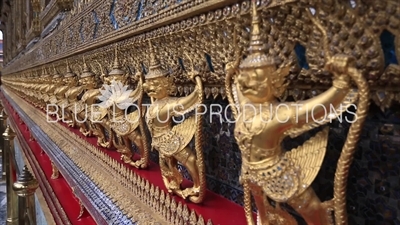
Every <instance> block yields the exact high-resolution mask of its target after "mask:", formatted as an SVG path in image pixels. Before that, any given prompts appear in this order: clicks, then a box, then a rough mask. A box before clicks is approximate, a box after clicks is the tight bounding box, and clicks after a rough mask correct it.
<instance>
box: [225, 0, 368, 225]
mask: <svg viewBox="0 0 400 225" xmlns="http://www.w3.org/2000/svg"><path fill="white" fill-rule="evenodd" d="M252 4H253V10H252V16H253V18H252V28H251V29H252V31H251V37H250V47H249V49H248V52H247V54H246V56H247V57H246V58H245V59H244V60H243V61H242V62H241V61H240V57H239V56H237V59H236V61H235V62H231V63H228V64H227V66H226V73H227V76H226V90H227V95H228V99H229V101H230V106H231V109H232V111H233V114H234V115H235V117H236V126H235V138H236V141H237V144H238V145H239V148H240V150H241V154H242V169H241V175H240V181H241V183H242V184H243V188H244V208H245V214H246V219H247V222H248V224H252V225H254V224H255V223H254V220H253V212H252V207H251V196H253V198H254V201H255V204H256V206H257V209H258V221H259V224H262V225H266V224H271V225H277V224H284V225H290V224H297V222H296V220H295V219H294V218H293V217H292V216H291V215H290V214H289V213H288V212H286V211H285V210H283V209H281V207H280V205H281V203H287V204H289V205H290V206H291V207H292V208H293V209H295V210H296V211H297V213H299V214H300V215H301V216H302V217H303V219H304V220H305V221H306V222H307V224H314V225H316V224H318V225H322V224H323V225H326V224H333V218H331V217H332V216H331V213H332V211H334V214H335V224H346V223H347V222H346V221H347V216H346V207H345V202H346V201H345V200H346V199H345V196H346V180H347V174H348V169H349V165H350V163H351V159H352V154H353V152H354V149H355V148H354V147H355V145H356V142H357V139H358V135H359V133H360V127H361V125H362V123H363V122H364V120H365V117H366V111H367V108H368V93H369V90H368V85H367V83H366V81H365V79H364V78H363V76H362V75H361V73H360V72H359V71H358V70H357V69H356V68H355V60H354V59H353V58H350V57H347V56H344V55H336V56H334V57H331V56H329V52H328V48H327V47H326V44H325V51H326V55H327V59H328V61H327V63H326V70H327V71H329V72H330V73H331V74H333V85H332V87H331V88H329V89H328V90H327V91H325V92H323V93H322V94H320V95H318V96H316V97H314V98H311V99H308V100H305V101H301V102H284V103H282V102H278V100H277V99H278V97H280V96H281V94H282V93H283V91H285V89H286V87H287V83H286V82H285V76H287V75H288V74H289V68H288V67H287V66H282V67H281V68H277V67H276V62H275V60H274V58H271V57H269V56H268V55H266V52H267V46H266V44H265V43H264V41H263V40H262V34H261V32H260V18H259V16H258V14H257V8H256V3H255V1H253V3H252ZM325 37H326V35H325ZM325 43H326V41H325ZM238 55H240V54H238ZM351 79H353V81H354V83H355V84H356V85H357V87H358V90H355V89H352V88H351ZM356 100H358V109H357V113H356V120H355V122H354V123H353V124H352V125H351V128H350V131H349V134H348V138H347V140H346V144H345V147H344V148H343V151H342V155H341V157H340V159H339V161H338V168H337V171H336V174H335V175H336V176H335V184H334V198H333V199H332V200H330V201H327V202H321V201H320V199H319V198H318V197H317V195H316V194H315V192H314V190H313V189H312V187H310V185H311V183H312V182H313V181H314V179H315V177H316V176H317V174H318V172H319V170H320V167H321V164H322V162H323V159H324V156H325V152H326V147H327V142H328V131H329V130H328V128H326V129H322V130H321V131H319V132H318V133H317V134H316V135H315V136H314V137H312V138H310V139H309V140H308V141H306V142H305V143H304V144H303V145H301V146H299V147H297V148H295V149H292V150H291V151H286V152H285V151H284V150H283V149H282V147H281V144H282V140H283V139H284V138H285V137H287V136H289V137H296V136H298V135H300V134H302V133H304V132H306V131H309V130H311V129H313V128H316V127H319V126H321V125H324V124H327V123H329V122H330V121H331V120H332V119H335V118H337V117H338V116H340V114H341V113H342V112H344V111H345V110H346V109H347V108H348V107H350V106H352V105H353V104H354V102H356ZM332 108H334V109H335V111H334V112H330V111H329V110H330V109H332ZM325 110H327V111H328V113H329V112H330V113H329V114H328V115H327V112H326V111H325ZM270 200H272V201H273V202H275V205H274V206H273V205H272V204H270Z"/></svg>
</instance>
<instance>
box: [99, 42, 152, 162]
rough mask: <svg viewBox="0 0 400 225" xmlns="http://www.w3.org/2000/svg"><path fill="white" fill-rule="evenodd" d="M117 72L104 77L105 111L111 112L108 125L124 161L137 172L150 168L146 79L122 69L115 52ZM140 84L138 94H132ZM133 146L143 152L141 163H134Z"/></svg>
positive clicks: (140, 152) (137, 73)
mask: <svg viewBox="0 0 400 225" xmlns="http://www.w3.org/2000/svg"><path fill="white" fill-rule="evenodd" d="M115 55H116V56H115V61H114V65H113V70H112V71H111V72H110V73H109V74H108V76H107V77H104V81H105V85H104V87H105V88H104V89H103V90H102V91H101V92H102V96H100V99H101V100H103V102H102V103H101V104H100V105H101V107H103V108H106V109H107V110H108V115H109V116H108V124H109V126H110V127H111V129H112V131H113V132H114V134H115V135H116V136H117V138H116V139H113V144H114V146H115V147H116V148H117V151H118V152H119V153H121V160H122V161H123V162H124V163H127V164H129V165H131V166H134V167H136V168H142V169H143V168H146V167H147V166H148V164H149V146H148V141H147V136H146V132H145V127H144V126H145V125H144V115H145V113H146V108H145V107H143V105H142V102H143V83H144V81H143V80H144V77H143V74H142V73H141V72H140V70H137V72H136V74H135V75H134V76H132V75H131V74H130V73H126V72H125V71H124V70H122V69H121V66H120V65H119V60H118V57H117V56H118V52H117V49H116V50H115ZM133 80H135V81H136V88H135V90H133V91H132V90H129V88H130V86H131V85H130V84H131V83H132V82H133ZM132 143H133V144H134V145H135V146H136V148H137V149H138V150H139V154H140V159H139V160H136V161H134V160H133V158H132V157H133V151H132Z"/></svg>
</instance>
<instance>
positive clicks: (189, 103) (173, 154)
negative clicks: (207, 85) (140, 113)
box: [143, 43, 206, 203]
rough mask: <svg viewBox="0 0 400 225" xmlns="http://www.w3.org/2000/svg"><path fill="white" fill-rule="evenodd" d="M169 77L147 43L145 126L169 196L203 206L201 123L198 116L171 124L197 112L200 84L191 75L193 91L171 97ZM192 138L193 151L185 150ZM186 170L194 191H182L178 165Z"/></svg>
mask: <svg viewBox="0 0 400 225" xmlns="http://www.w3.org/2000/svg"><path fill="white" fill-rule="evenodd" d="M167 75H168V73H167V72H166V71H165V70H164V69H163V68H162V67H161V65H160V62H159V61H158V60H157V59H156V56H155V52H154V50H153V47H152V45H151V43H150V67H149V71H148V73H147V75H146V77H145V78H146V82H145V84H144V85H143V88H144V90H145V92H146V93H147V94H148V96H150V97H151V99H152V103H151V106H150V107H149V108H148V109H147V113H146V123H147V126H148V128H149V130H150V133H151V136H152V143H151V145H152V147H153V148H154V149H156V150H157V151H158V152H159V157H160V158H159V159H160V167H161V175H162V178H163V181H164V184H165V186H166V188H167V189H168V192H169V193H174V194H177V195H178V196H180V197H182V198H184V199H187V198H188V199H189V200H190V201H192V202H194V203H199V202H202V201H203V199H204V195H205V192H206V181H205V173H204V160H203V152H202V146H201V144H202V143H201V135H202V133H201V129H202V126H201V122H202V119H201V117H199V114H198V113H196V115H195V116H190V117H188V118H184V120H183V122H182V123H177V124H175V125H174V124H173V122H174V121H173V117H179V116H182V115H185V114H186V113H189V112H191V111H193V110H195V109H198V108H199V104H200V103H202V100H203V87H202V81H201V78H200V76H199V74H198V73H196V72H195V71H191V72H189V73H188V75H189V77H190V78H191V79H192V80H193V81H195V82H196V87H195V89H194V91H193V92H192V93H191V94H190V95H188V96H186V97H182V98H176V97H170V96H169V92H170V91H172V90H171V88H172V89H173V83H172V81H171V80H170V79H169V77H167ZM193 136H195V150H196V152H193V151H192V149H191V148H190V147H189V146H188V145H189V143H190V141H191V140H192V139H193ZM178 162H179V163H181V164H182V165H183V166H185V167H186V169H187V170H188V172H189V174H190V176H191V177H192V179H193V187H191V188H187V189H184V190H182V189H181V183H182V181H183V177H182V174H181V173H180V172H179V170H178V168H177V165H178V164H177V163H178Z"/></svg>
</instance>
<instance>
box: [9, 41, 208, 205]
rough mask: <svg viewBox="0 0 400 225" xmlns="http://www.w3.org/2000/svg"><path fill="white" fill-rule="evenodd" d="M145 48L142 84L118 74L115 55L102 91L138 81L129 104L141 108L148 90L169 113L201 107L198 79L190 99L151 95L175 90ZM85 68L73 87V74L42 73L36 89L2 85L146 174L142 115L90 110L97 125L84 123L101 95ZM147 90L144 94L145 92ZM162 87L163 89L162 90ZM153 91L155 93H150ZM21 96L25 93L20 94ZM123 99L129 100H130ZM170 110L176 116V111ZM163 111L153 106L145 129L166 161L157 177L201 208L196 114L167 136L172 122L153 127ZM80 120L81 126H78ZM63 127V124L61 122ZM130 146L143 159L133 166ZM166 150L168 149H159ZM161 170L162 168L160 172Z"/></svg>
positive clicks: (30, 85) (138, 74) (201, 171)
mask: <svg viewBox="0 0 400 225" xmlns="http://www.w3.org/2000/svg"><path fill="white" fill-rule="evenodd" d="M149 47H150V52H149V54H150V56H151V57H150V58H151V60H150V62H149V71H148V74H147V75H146V83H144V81H143V76H142V74H141V72H140V70H139V71H136V72H135V73H134V75H133V73H126V72H125V71H123V70H122V69H121V65H120V64H119V59H118V57H117V56H118V55H117V50H115V54H114V57H115V59H114V63H113V66H112V70H111V71H109V72H108V71H107V72H104V71H102V80H103V85H104V86H103V87H104V88H105V87H107V86H108V85H111V86H114V85H116V84H114V83H113V82H115V81H118V82H121V85H131V81H132V80H134V79H135V78H136V79H137V80H136V81H137V87H136V89H135V90H134V91H132V93H130V94H129V97H131V100H129V99H125V100H127V101H132V102H131V103H133V102H136V101H137V102H138V107H141V102H142V96H143V93H144V91H143V90H144V89H147V90H146V92H147V91H148V90H150V92H154V94H155V96H152V95H151V94H149V96H150V97H152V98H154V101H155V104H156V102H157V104H159V105H160V106H161V107H164V106H166V107H172V106H174V105H178V104H179V105H178V107H182V106H183V109H182V111H183V112H182V113H186V112H189V111H192V110H194V109H195V107H196V105H195V103H202V99H203V88H202V84H201V78H200V77H196V84H197V87H196V88H195V90H194V91H193V93H194V94H195V95H193V93H192V94H191V95H189V96H186V97H185V98H180V99H178V100H177V99H173V98H168V97H167V96H168V95H169V93H168V92H163V91H161V92H158V91H155V90H160V88H161V89H164V88H165V90H166V89H168V88H171V87H173V84H172V83H170V81H169V80H170V79H168V80H164V78H165V77H164V76H165V75H167V71H165V70H163V68H162V67H161V65H160V63H159V61H158V59H157V58H156V52H155V51H154V49H153V48H152V45H151V44H150V46H149ZM99 65H101V64H99ZM83 67H84V68H83V72H82V74H81V75H80V77H79V84H77V83H76V79H75V78H77V76H76V74H72V73H71V72H70V71H69V70H68V71H67V73H66V74H65V77H64V79H62V77H61V76H60V75H59V74H56V75H55V76H51V75H50V74H48V73H47V71H45V73H43V74H42V75H41V76H40V77H38V80H37V83H29V81H28V82H26V80H23V79H22V80H18V81H17V82H11V83H8V82H7V81H5V83H6V84H8V85H10V86H11V87H13V88H14V90H15V91H17V92H19V93H24V94H23V96H24V97H25V99H27V100H29V101H31V102H32V103H33V104H34V105H35V106H37V107H40V108H42V109H47V112H48V113H49V114H50V113H52V112H53V114H56V113H57V114H56V115H59V116H60V117H62V118H68V120H70V121H69V122H66V123H67V124H68V125H69V126H71V127H77V128H79V129H80V131H81V133H82V134H84V135H85V136H92V135H94V136H96V137H97V138H98V142H97V144H98V145H99V146H102V147H105V148H112V146H115V147H116V148H117V151H118V152H120V153H121V159H122V160H123V161H124V162H125V163H127V164H130V165H132V166H134V167H136V168H147V166H148V157H149V147H148V144H147V143H148V141H147V135H145V133H146V132H145V128H144V119H143V117H144V113H143V114H140V111H135V112H133V113H129V114H125V116H124V115H123V114H124V110H121V109H115V110H113V108H110V106H106V107H104V106H103V107H102V106H100V107H94V108H90V110H89V113H91V114H92V115H94V112H96V114H97V116H99V117H96V120H97V121H100V122H99V123H98V122H92V121H89V120H86V121H85V118H87V112H88V111H86V110H84V108H85V106H89V107H91V106H93V104H94V102H95V101H96V98H99V97H98V96H99V95H100V93H101V92H102V91H101V89H100V87H99V86H98V85H95V84H94V74H93V73H91V72H90V70H89V68H88V66H87V63H86V61H84V66H83ZM68 68H69V67H68ZM193 69H194V68H193ZM193 75H199V74H198V73H197V72H195V71H194V70H192V71H190V72H188V74H187V76H190V77H192V79H194V77H193ZM148 78H149V79H150V78H151V79H155V78H157V79H161V80H162V81H161V83H158V85H157V84H153V83H152V82H153V81H149V82H147V79H148ZM21 82H22V83H21ZM156 82H158V81H156ZM143 83H144V84H143ZM145 85H146V86H147V88H144V86H145ZM160 85H163V87H161V86H160ZM153 89H154V91H151V90H153ZM22 90H23V91H24V92H21V91H22ZM81 94H83V95H82V96H81V98H78V96H80V95H81ZM113 94H114V93H113ZM64 95H65V96H64ZM161 95H163V96H161ZM197 95H198V96H197ZM126 97H127V98H128V96H126ZM164 97H166V98H164ZM119 98H121V97H119ZM107 101H109V100H107ZM158 101H159V102H158ZM49 103H52V104H53V106H52V107H54V104H56V105H58V106H60V107H61V108H64V110H63V112H61V110H60V108H59V107H58V110H56V112H55V111H54V110H53V109H51V108H50V107H48V106H49ZM112 104H115V103H112ZM67 105H68V106H67ZM174 108H175V109H176V110H178V109H177V108H176V107H175V106H174ZM164 111H165V110H163V108H158V107H157V105H156V106H155V107H154V108H152V106H151V107H150V108H149V109H148V111H147V114H146V122H147V127H148V128H149V129H150V131H151V133H152V131H154V133H155V134H152V136H153V139H152V146H153V147H155V146H157V145H159V146H160V149H157V150H158V151H159V152H160V161H161V162H164V161H165V163H160V164H161V165H162V166H161V172H162V177H163V181H164V182H165V185H166V187H167V189H168V191H170V192H174V193H175V194H177V195H179V196H181V197H182V198H184V199H186V198H188V199H189V200H190V201H192V202H195V203H200V202H201V201H202V200H203V198H204V194H205V191H206V183H205V172H204V160H203V157H202V154H203V152H202V148H201V138H202V134H201V130H202V125H201V121H202V120H201V119H199V118H197V117H198V116H200V114H198V115H196V118H195V117H192V118H190V119H188V120H185V122H184V123H182V124H177V125H176V126H174V128H173V129H171V131H167V130H166V129H165V128H167V127H168V123H169V122H172V121H171V118H168V121H169V122H167V123H166V125H167V127H166V126H164V125H161V126H160V125H159V124H158V123H157V122H154V120H156V119H157V118H158V117H159V116H161V117H163V114H162V112H164ZM156 113H157V116H156ZM85 114H86V116H85ZM110 115H112V116H113V117H114V118H116V119H117V121H118V122H115V121H114V120H113V119H112V117H110ZM152 116H154V117H152ZM166 116H167V117H168V116H171V117H172V115H171V113H170V112H167V115H166ZM78 118H79V120H78ZM89 118H90V117H89ZM82 120H83V122H79V121H82ZM135 120H136V121H137V122H131V121H135ZM63 122H65V121H64V120H63ZM163 123H165V122H163ZM187 128H191V129H187ZM105 131H107V133H108V134H109V136H108V137H106V135H105ZM165 132H166V133H167V137H164V136H163V135H164V134H165ZM170 135H172V138H179V140H178V141H176V144H174V145H173V144H172V143H169V142H171V141H172V140H170V138H171V137H170V138H168V136H170ZM114 137H115V138H116V139H117V140H116V139H115V138H114ZM193 138H194V139H195V148H194V151H195V152H194V151H192V149H190V148H189V147H187V145H188V144H189V142H190V141H191V140H192V139H193ZM156 140H157V141H156ZM130 143H134V144H135V145H136V146H137V147H138V149H139V152H140V156H141V159H140V160H137V161H133V159H132V150H131V144H130ZM174 143H175V141H174ZM166 145H168V146H170V147H169V148H163V147H162V146H166ZM163 149H164V150H163ZM176 161H179V162H180V163H181V164H182V165H183V166H185V167H186V168H187V169H188V171H189V173H190V175H191V177H192V178H193V181H194V182H193V188H186V189H183V190H181V188H180V184H181V182H182V179H181V176H182V175H181V174H180V173H179V172H178V170H177V168H171V167H173V166H175V167H176V166H177V165H175V164H176ZM167 162H168V163H167ZM164 164H165V166H163V165H164ZM171 174H173V176H171Z"/></svg>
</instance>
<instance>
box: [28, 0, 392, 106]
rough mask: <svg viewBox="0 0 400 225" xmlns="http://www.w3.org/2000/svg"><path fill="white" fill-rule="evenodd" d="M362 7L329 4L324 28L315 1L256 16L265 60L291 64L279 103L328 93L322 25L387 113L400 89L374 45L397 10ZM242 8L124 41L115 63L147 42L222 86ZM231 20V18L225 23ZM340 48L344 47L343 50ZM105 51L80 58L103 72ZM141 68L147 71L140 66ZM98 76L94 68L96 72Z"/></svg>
mask: <svg viewBox="0 0 400 225" xmlns="http://www.w3.org/2000/svg"><path fill="white" fill-rule="evenodd" d="M363 4H364V3H359V5H358V6H357V7H355V8H354V9H353V8H351V7H349V6H347V5H345V4H344V3H340V4H339V3H335V4H334V5H333V6H330V7H333V8H334V9H335V13H331V14H329V19H330V21H331V22H330V23H326V22H325V19H324V18H321V16H319V15H322V14H324V13H326V11H327V12H328V11H329V12H330V9H327V8H326V7H324V6H321V5H319V3H317V2H314V3H313V4H312V5H310V7H313V9H314V11H315V15H314V16H311V15H309V14H310V12H307V11H305V9H307V7H308V5H307V7H306V6H300V5H299V4H297V3H292V4H289V5H286V6H282V7H280V8H273V9H263V10H262V15H261V19H262V21H263V25H264V26H263V28H262V29H263V33H264V34H266V35H265V40H267V41H268V42H269V43H270V44H269V49H268V53H269V54H270V55H272V56H274V57H276V58H277V59H279V61H280V62H285V63H289V64H291V65H292V69H291V74H290V75H289V76H288V80H289V82H290V84H291V88H290V89H291V90H288V91H287V92H285V93H284V96H283V97H282V98H284V97H285V96H288V95H290V94H291V93H292V96H293V97H295V98H296V99H302V98H301V96H304V95H303V94H302V92H303V91H304V90H310V89H319V90H323V89H324V88H326V87H327V86H329V84H330V82H331V78H330V77H329V76H327V74H326V73H325V70H324V68H323V65H324V63H323V62H324V60H325V59H324V57H321V55H323V54H322V50H321V48H319V47H318V46H320V45H321V40H320V38H319V37H320V36H321V32H319V30H318V29H317V28H318V26H321V27H322V28H323V29H324V30H325V31H327V32H330V31H333V30H334V31H335V32H338V33H339V34H340V35H342V36H343V37H342V38H343V39H344V40H342V39H340V38H338V37H336V36H337V35H336V34H335V39H334V40H333V39H332V40H330V41H329V40H328V41H329V44H330V46H331V49H332V50H333V53H349V54H350V55H354V56H355V57H356V58H357V67H358V68H359V69H361V70H362V71H364V75H365V76H366V78H367V79H368V80H369V82H370V85H371V86H372V88H374V87H375V88H376V89H377V91H376V92H375V93H374V94H373V95H372V99H373V100H374V101H375V102H376V103H377V104H378V105H379V106H380V107H381V108H382V109H384V108H387V107H390V106H391V103H392V101H399V99H400V94H399V93H398V92H396V91H395V89H394V87H395V86H396V85H399V82H400V79H399V78H400V68H399V66H398V65H396V64H390V65H389V66H387V67H384V65H383V63H384V56H383V50H382V49H381V46H380V44H381V43H380V41H379V36H380V34H381V33H382V31H383V30H388V31H390V32H391V33H392V34H393V35H394V36H395V38H397V39H398V38H399V28H398V26H396V24H395V22H393V21H397V19H396V18H395V17H394V16H392V15H393V10H394V11H395V10H398V8H399V4H398V3H396V2H392V1H386V2H384V3H382V4H381V5H378V6H376V5H371V6H369V5H363ZM379 4H380V3H379ZM261 7H263V6H261ZM361 7H364V8H366V9H365V11H366V12H367V13H365V12H364V14H363V15H362V16H356V15H355V13H356V12H357V11H356V10H359V8H361ZM248 9H249V4H248V2H243V3H241V4H237V5H233V6H230V7H226V8H224V9H222V10H216V11H214V12H209V13H208V14H203V15H200V16H197V17H193V18H189V19H186V20H184V21H181V22H179V23H175V24H171V25H168V26H165V27H161V28H158V29H156V30H153V31H150V32H148V33H145V34H141V35H138V36H134V37H133V38H129V39H126V40H124V41H121V42H119V43H117V44H118V45H119V48H120V49H121V51H122V52H121V57H120V58H121V59H123V60H125V61H130V60H129V58H133V59H134V60H135V59H146V58H147V55H146V54H145V53H146V51H145V50H146V49H147V42H146V40H147V39H153V41H154V45H155V47H156V48H158V46H160V47H159V49H157V51H159V52H160V55H161V56H164V57H161V58H160V60H161V62H162V63H163V64H165V65H167V67H169V68H174V67H179V65H177V64H179V63H178V59H179V58H180V59H182V60H183V61H184V64H186V63H185V61H186V60H185V58H186V54H187V55H189V56H190V57H191V58H193V59H194V62H195V63H196V64H197V67H198V68H203V69H204V70H205V71H204V77H203V81H204V82H205V85H206V86H207V85H208V84H209V85H217V86H218V85H222V84H223V80H224V76H225V75H224V74H225V72H224V66H223V65H226V63H228V62H229V61H231V60H232V59H233V56H234V46H233V34H232V33H233V32H232V31H233V30H234V29H235V27H236V30H237V33H238V42H239V44H238V46H239V47H240V48H241V49H242V50H243V48H244V47H245V46H247V44H248V27H249V25H250V17H249V16H248V11H249V10H248ZM339 9H341V10H339ZM389 9H390V11H391V13H389V14H388V16H387V18H386V21H383V22H382V21H381V22H380V24H381V25H379V26H377V24H376V23H377V22H375V21H371V19H370V17H372V13H373V12H376V11H377V12H382V11H384V10H389ZM379 10H380V11H379ZM343 12H346V15H348V16H347V17H346V18H343V15H342V14H343ZM232 15H236V16H235V17H232ZM313 17H315V18H313ZM312 20H316V21H317V23H313V21H312ZM347 20H349V21H347ZM272 21H273V22H272ZM346 21H347V22H346ZM365 21H367V22H368V24H366V22H365ZM334 28H335V29H334ZM361 28H362V30H363V32H364V34H362V32H361V34H359V33H360V31H359V32H358V33H357V32H356V31H357V30H360V29H361ZM75 36H77V35H75ZM77 37H78V36H77ZM345 37H347V39H345ZM63 38H64V39H63ZM70 39H71V38H70V37H69V34H68V33H62V34H59V36H57V37H56V38H55V40H54V41H52V42H51V45H48V47H47V48H48V49H49V51H50V49H52V53H50V52H49V51H45V52H43V51H42V53H41V54H42V55H43V56H46V57H50V58H54V56H57V55H59V53H61V52H67V53H65V54H66V55H68V54H71V53H72V52H68V51H66V49H60V46H62V45H65V44H66V43H67V42H68V41H70ZM77 42H79V41H77V40H73V41H72V42H71V43H77ZM158 43H162V44H158ZM296 43H300V44H302V45H303V46H304V47H305V48H306V49H307V52H306V56H307V60H308V62H309V66H310V68H309V69H305V68H301V67H299V63H298V62H297V57H296V54H295V52H294V50H293V49H294V46H295V44H296ZM346 43H350V44H348V45H347V44H346ZM395 43H397V46H398V45H399V44H398V43H400V41H396V42H395ZM352 46H354V47H352ZM75 47H76V46H74V49H75V50H76V48H75ZM71 48H72V46H71ZM112 48H113V46H106V47H104V48H99V49H96V50H93V51H89V52H86V53H85V56H87V58H88V59H91V58H93V59H96V58H97V59H98V61H100V62H102V65H110V63H109V62H110V61H112V59H111V57H107V56H112V54H110V51H111V50H112ZM133 49H134V50H133ZM396 49H397V51H396V52H397V55H399V54H400V53H398V52H399V51H398V49H400V48H399V47H397V48H396ZM396 49H395V50H396ZM57 52H58V53H57ZM205 53H207V54H208V55H209V56H210V57H211V59H212V67H213V71H210V66H209V65H208V62H207V60H206V57H205ZM39 58H40V57H39ZM37 59H38V55H36V57H34V58H32V60H35V61H37ZM69 60H70V61H76V62H81V60H82V57H81V56H76V57H73V58H70V59H69ZM106 61H107V62H106ZM32 62H33V61H32ZM32 62H29V61H28V62H27V61H24V64H25V65H32ZM39 62H40V60H39ZM42 62H44V61H42ZM63 63H65V61H64V60H62V61H58V62H55V64H58V65H62V64H63ZM143 63H144V64H145V65H146V62H143ZM72 64H73V63H72ZM134 64H136V65H137V64H138V62H137V61H136V62H135V63H134ZM21 68H23V67H21ZM65 68H66V67H65V65H64V66H62V69H64V70H65ZM74 69H76V68H74ZM34 70H41V68H36V69H34ZM97 70H100V69H99V68H97ZM25 72H28V71H25ZM175 76H176V77H175V81H176V84H178V87H179V84H180V83H186V82H187V79H186V78H185V77H186V76H185V75H184V74H182V73H178V74H176V75H175ZM181 86H182V85H181ZM382 87H385V88H386V90H382ZM388 88H389V89H388ZM390 88H391V89H390ZM186 89H187V88H186ZM180 90H182V91H181V92H183V91H184V90H185V87H183V89H182V88H180ZM210 91H212V93H213V96H216V89H215V88H213V89H210ZM219 92H220V93H221V95H222V96H224V91H223V90H222V89H220V90H219ZM288 92H291V93H288ZM309 93H311V92H306V94H309ZM308 96H310V95H308Z"/></svg>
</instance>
